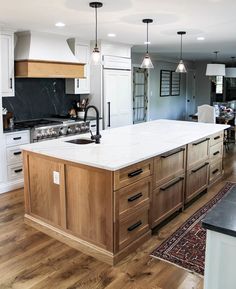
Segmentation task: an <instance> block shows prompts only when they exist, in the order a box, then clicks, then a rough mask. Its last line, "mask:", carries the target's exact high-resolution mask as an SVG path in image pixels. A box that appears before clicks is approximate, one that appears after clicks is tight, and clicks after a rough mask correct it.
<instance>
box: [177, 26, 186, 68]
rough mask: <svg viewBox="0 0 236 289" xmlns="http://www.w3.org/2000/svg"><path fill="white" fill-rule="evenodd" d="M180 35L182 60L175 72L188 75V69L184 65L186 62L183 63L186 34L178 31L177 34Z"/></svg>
mask: <svg viewBox="0 0 236 289" xmlns="http://www.w3.org/2000/svg"><path fill="white" fill-rule="evenodd" d="M177 34H178V35H180V39H181V40H180V60H179V64H178V66H177V68H176V70H175V72H177V73H186V72H187V69H186V67H185V65H184V62H183V35H185V34H186V32H185V31H178V32H177Z"/></svg>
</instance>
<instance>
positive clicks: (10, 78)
mask: <svg viewBox="0 0 236 289" xmlns="http://www.w3.org/2000/svg"><path fill="white" fill-rule="evenodd" d="M10 89H12V78H10Z"/></svg>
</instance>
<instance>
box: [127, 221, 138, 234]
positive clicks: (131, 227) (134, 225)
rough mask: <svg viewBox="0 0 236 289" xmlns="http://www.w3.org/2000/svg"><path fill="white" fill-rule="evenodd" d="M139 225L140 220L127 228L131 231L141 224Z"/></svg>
mask: <svg viewBox="0 0 236 289" xmlns="http://www.w3.org/2000/svg"><path fill="white" fill-rule="evenodd" d="M141 225H142V221H138V222H137V223H135V224H133V225H132V226H130V227H129V228H128V229H127V230H128V231H129V232H131V231H133V230H135V229H136V228H138V227H139V226H141Z"/></svg>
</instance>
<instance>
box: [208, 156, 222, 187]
mask: <svg viewBox="0 0 236 289" xmlns="http://www.w3.org/2000/svg"><path fill="white" fill-rule="evenodd" d="M221 175H222V160H221V159H220V160H219V161H218V162H215V163H213V164H210V169H209V183H210V184H213V183H214V182H215V181H216V180H218V178H220V177H221Z"/></svg>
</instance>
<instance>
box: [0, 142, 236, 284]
mask: <svg viewBox="0 0 236 289" xmlns="http://www.w3.org/2000/svg"><path fill="white" fill-rule="evenodd" d="M235 152H236V148H235V146H234V147H233V145H231V149H230V152H229V153H227V154H226V157H225V167H224V169H225V176H224V178H223V179H222V180H221V181H220V182H218V183H217V184H215V185H213V186H212V187H211V188H210V189H209V191H208V193H207V194H206V195H203V196H202V197H201V198H200V199H199V200H198V201H196V202H195V203H194V204H192V205H191V206H190V207H189V208H188V209H186V210H185V211H184V212H183V213H181V214H179V215H178V216H177V217H176V218H175V219H173V220H172V221H171V222H169V223H168V224H167V225H166V226H164V227H162V228H161V229H160V230H159V231H158V232H157V233H155V234H154V235H153V237H152V238H151V240H149V241H148V242H146V243H145V244H144V245H143V246H142V247H141V248H139V249H138V250H137V251H136V252H134V253H132V254H131V255H129V256H128V257H127V258H125V259H124V260H123V261H122V262H120V263H119V264H118V265H116V266H115V267H111V266H109V265H107V264H104V263H102V262H100V261H97V260H96V259H94V258H92V257H89V256H86V255H84V254H82V253H80V252H78V251H76V250H74V249H71V248H69V247H68V246H66V245H64V244H62V243H60V242H58V241H55V240H54V239H52V238H50V237H48V236H46V235H44V234H43V233H40V232H38V231H36V230H34V229H33V228H31V227H28V226H27V225H25V224H24V222H23V213H24V207H23V190H18V191H14V192H10V193H7V194H3V195H1V196H0V274H1V275H0V276H1V277H0V289H10V288H14V289H29V288H31V289H52V288H53V289H54V288H55V289H65V288H68V289H76V288H82V289H101V288H107V289H120V288H121V289H202V288H203V279H202V278H200V277H198V276H196V275H194V274H192V273H189V272H187V271H185V270H184V269H181V268H178V267H176V266H174V265H172V264H169V263H166V262H163V261H160V260H157V259H154V258H151V257H150V256H149V254H150V253H151V252H152V250H153V249H155V247H156V246H157V245H158V244H160V243H161V242H162V241H163V240H164V239H165V238H167V237H168V236H169V235H170V234H171V233H172V232H173V231H175V230H176V229H177V228H178V227H179V226H180V225H181V224H182V223H183V222H184V221H185V220H186V219H187V218H188V217H189V216H191V215H192V214H193V213H194V212H195V211H196V210H197V209H198V208H199V207H201V206H202V205H203V204H204V203H206V202H207V201H208V200H209V199H210V198H211V197H212V196H213V195H214V194H216V193H217V192H218V191H219V190H220V189H221V188H222V186H223V185H224V183H225V182H226V181H233V182H236V154H235Z"/></svg>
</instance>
